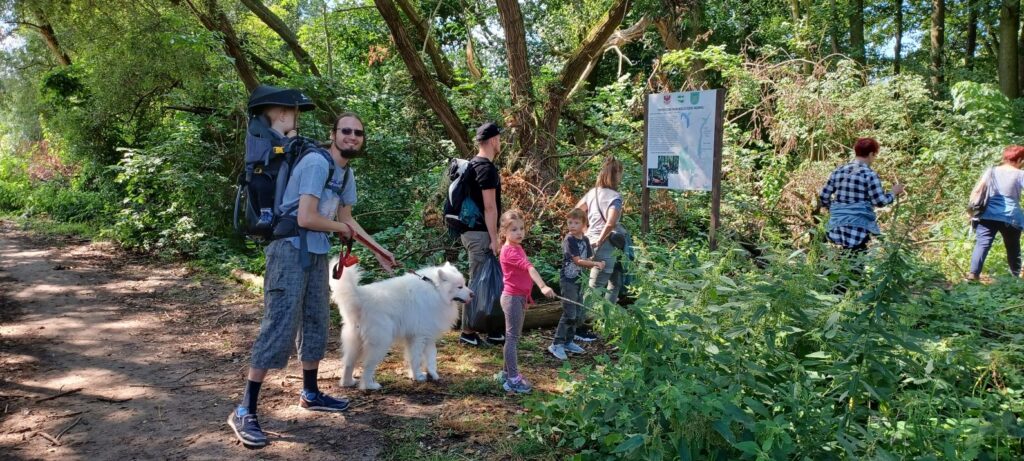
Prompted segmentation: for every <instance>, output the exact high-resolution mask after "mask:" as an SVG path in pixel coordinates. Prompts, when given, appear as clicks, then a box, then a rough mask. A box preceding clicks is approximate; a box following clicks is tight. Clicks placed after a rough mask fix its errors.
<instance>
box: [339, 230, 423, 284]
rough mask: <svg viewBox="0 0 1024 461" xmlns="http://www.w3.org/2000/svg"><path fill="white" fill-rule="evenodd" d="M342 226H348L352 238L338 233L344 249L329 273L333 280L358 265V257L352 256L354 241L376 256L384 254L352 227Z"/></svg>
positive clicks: (396, 262) (399, 264) (382, 250)
mask: <svg viewBox="0 0 1024 461" xmlns="http://www.w3.org/2000/svg"><path fill="white" fill-rule="evenodd" d="M344 224H345V225H346V226H348V232H349V234H350V235H352V238H345V236H344V235H343V234H342V233H341V232H338V238H340V239H341V241H342V243H343V244H344V246H345V248H344V250H343V252H342V253H341V255H339V256H340V257H339V258H338V264H335V265H334V268H333V270H332V271H331V276H332V277H334V279H335V280H339V279H341V274H342V273H343V272H344V271H345V268H346V267H351V266H354V265H356V264H359V257H358V256H356V255H354V254H352V244H353V243H355V241H357V240H358V241H359V243H362V244H363V245H364V246H366V248H369V249H370V251H372V252H374V253H376V254H378V255H381V254H384V249H383V248H381V247H379V246H377V245H374V244H373V243H371V242H370V241H369V240H366V239H364V238H363V237H362V236H361V235H359V234H358V233H356V231H355V229H353V228H352V225H350V224H349V223H344ZM401 265H402V263H400V262H398V261H395V266H401ZM416 275H419V274H416ZM420 278H423V276H420Z"/></svg>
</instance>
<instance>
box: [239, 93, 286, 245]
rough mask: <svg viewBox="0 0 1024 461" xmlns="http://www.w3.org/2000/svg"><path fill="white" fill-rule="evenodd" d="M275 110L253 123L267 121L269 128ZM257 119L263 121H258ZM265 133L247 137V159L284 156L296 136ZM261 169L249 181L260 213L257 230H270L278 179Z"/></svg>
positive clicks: (255, 209)
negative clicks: (289, 141)
mask: <svg viewBox="0 0 1024 461" xmlns="http://www.w3.org/2000/svg"><path fill="white" fill-rule="evenodd" d="M274 110H275V106H271V107H268V108H267V109H266V110H264V111H263V112H261V113H260V114H259V115H257V116H256V117H254V120H253V121H254V122H257V123H258V122H263V121H265V122H266V123H267V126H268V127H269V125H270V119H271V118H272V117H274V115H275V114H272V113H271V112H272V111H274ZM256 118H259V119H263V120H256ZM264 133H265V134H264V136H263V137H256V136H246V138H245V150H246V155H247V157H248V156H250V155H253V156H256V157H257V158H263V159H271V158H273V157H274V156H275V155H283V154H284V149H285V145H286V144H287V142H288V139H289V138H292V137H295V136H296V132H295V130H292V131H289V132H288V133H284V135H283V136H282V135H281V133H277V132H275V131H273V130H266V131H265V132H264ZM267 135H270V139H265V137H266V136H267ZM259 168H260V167H259V166H256V169H257V170H256V171H255V173H256V174H253V175H251V177H250V179H249V184H250V190H251V191H253V196H252V202H253V208H254V211H258V212H259V220H258V221H257V222H256V228H258V229H269V228H270V226H272V225H273V222H274V195H275V187H276V181H275V179H276V178H274V177H271V176H268V175H264V174H260V173H262V171H260V170H259Z"/></svg>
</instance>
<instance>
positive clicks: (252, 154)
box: [234, 116, 348, 243]
mask: <svg viewBox="0 0 1024 461" xmlns="http://www.w3.org/2000/svg"><path fill="white" fill-rule="evenodd" d="M309 154H317V155H322V156H324V157H325V158H326V159H327V164H328V165H329V171H328V174H327V184H324V187H325V188H326V187H327V186H328V185H329V183H330V181H331V178H332V177H334V160H333V159H331V154H330V153H329V152H327V150H325V149H323V148H322V147H320V146H319V145H318V144H317V143H316V141H314V140H311V139H309V138H304V137H301V136H296V137H294V138H285V137H283V136H281V135H280V134H278V133H277V132H275V131H274V130H272V129H270V127H268V126H267V123H266V120H264V118H263V117H261V116H253V117H251V118H250V119H249V128H248V130H247V133H246V137H245V171H244V172H242V174H240V175H239V176H238V192H237V193H236V195H235V212H234V226H235V230H236V231H237V232H238V233H239V234H241V235H244V236H246V237H249V238H251V239H253V240H255V241H257V242H261V243H264V242H269V241H271V240H274V239H275V238H282V237H289V236H294V235H297V234H296V233H295V232H287V234H288V235H281V231H280V229H279V230H278V234H279V235H275V232H274V230H275V228H276V227H278V224H279V223H280V222H281V221H282V218H283V217H284V215H285V213H286V211H288V210H283V209H281V202H282V200H283V198H284V191H285V188H286V187H287V186H288V180H289V179H291V171H292V170H293V169H294V168H295V165H296V164H297V163H298V162H299V160H301V159H302V158H303V157H305V156H306V155H309ZM347 179H348V175H347V174H346V175H345V180H347ZM342 187H344V184H343V185H342Z"/></svg>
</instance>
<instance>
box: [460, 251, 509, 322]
mask: <svg viewBox="0 0 1024 461" xmlns="http://www.w3.org/2000/svg"><path fill="white" fill-rule="evenodd" d="M504 288H505V284H504V282H502V276H501V263H499V262H498V258H496V257H494V255H492V254H490V253H488V254H487V260H486V261H484V263H483V267H481V268H480V272H479V273H478V274H477V276H476V278H474V279H473V280H471V281H470V283H469V289H470V290H473V301H471V302H470V303H469V304H467V305H466V307H465V309H468V315H466V318H467V319H468V321H469V325H468V327H469V329H470V330H473V331H480V332H499V331H500V332H504V331H505V313H504V312H503V311H502V310H501V290H503V289H504ZM464 327H466V326H464Z"/></svg>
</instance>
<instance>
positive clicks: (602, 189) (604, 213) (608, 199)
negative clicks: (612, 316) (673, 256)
mask: <svg viewBox="0 0 1024 461" xmlns="http://www.w3.org/2000/svg"><path fill="white" fill-rule="evenodd" d="M620 182H622V162H620V161H619V160H618V159H615V158H611V157H610V158H608V159H607V160H605V162H604V165H603V166H602V167H601V172H600V173H599V174H598V175H597V182H596V183H595V185H594V188H593V189H590V190H589V191H587V193H586V194H585V195H584V196H583V198H582V199H580V201H579V203H577V204H576V208H580V209H582V210H583V211H585V212H586V213H587V224H588V225H587V232H586V236H587V239H588V240H590V246H592V247H594V261H604V269H598V268H596V267H595V268H592V269H590V287H591V288H595V287H601V288H603V289H607V291H606V292H605V299H607V300H608V301H611V302H613V303H614V302H618V300H619V290H620V289H621V288H622V266H621V265H617V264H615V247H614V246H613V245H612V242H610V241H609V238H610V237H612V231H613V230H615V228H616V227H618V226H621V224H620V223H619V218H621V217H622V195H621V194H619V191H618V188H619V183H620ZM622 230H623V229H621V228H620V231H622Z"/></svg>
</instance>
